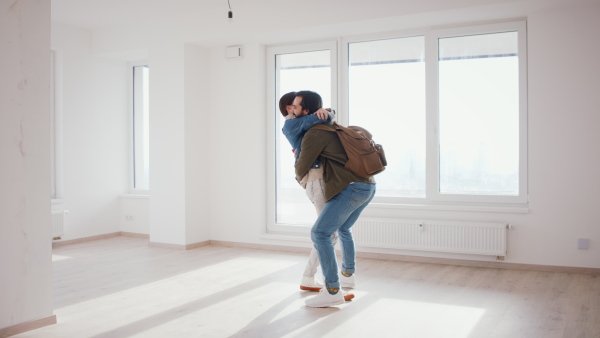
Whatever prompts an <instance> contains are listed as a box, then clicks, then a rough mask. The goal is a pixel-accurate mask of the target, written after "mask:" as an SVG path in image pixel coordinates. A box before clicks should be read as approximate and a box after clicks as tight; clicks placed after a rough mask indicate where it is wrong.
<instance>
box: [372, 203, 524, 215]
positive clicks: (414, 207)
mask: <svg viewBox="0 0 600 338" xmlns="http://www.w3.org/2000/svg"><path fill="white" fill-rule="evenodd" d="M367 208H369V209H374V210H376V209H401V210H426V211H467V212H497V213H507V214H528V213H529V207H526V206H522V207H521V206H515V207H499V206H474V205H427V204H395V203H370V204H369V206H368V207H367Z"/></svg>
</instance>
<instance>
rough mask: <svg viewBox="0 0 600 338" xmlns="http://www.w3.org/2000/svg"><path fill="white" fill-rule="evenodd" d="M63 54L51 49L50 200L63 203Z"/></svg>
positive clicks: (53, 202)
mask: <svg viewBox="0 0 600 338" xmlns="http://www.w3.org/2000/svg"><path fill="white" fill-rule="evenodd" d="M62 61H63V55H62V51H61V50H59V49H51V50H50V71H51V81H50V97H51V98H50V100H51V103H50V105H51V106H50V119H51V129H50V133H51V135H50V138H51V169H50V175H51V177H50V179H51V187H50V200H51V203H52V204H55V203H62V202H63V199H64V183H63V177H64V176H63V171H64V170H63V101H62V98H63V86H62V83H63V81H62V74H63V62H62Z"/></svg>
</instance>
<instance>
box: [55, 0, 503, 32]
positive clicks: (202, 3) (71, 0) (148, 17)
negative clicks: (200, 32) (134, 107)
mask: <svg viewBox="0 0 600 338" xmlns="http://www.w3.org/2000/svg"><path fill="white" fill-rule="evenodd" d="M229 1H230V4H231V7H232V10H233V13H234V20H239V19H253V20H265V21H270V20H272V21H277V22H279V21H280V20H283V19H285V22H286V23H287V25H288V26H291V25H293V26H296V25H302V24H308V23H310V24H316V23H319V22H322V23H326V22H340V21H346V20H347V21H351V20H357V19H361V20H365V19H375V18H383V17H389V16H400V15H407V14H414V13H421V12H431V11H438V10H446V9H453V8H461V7H467V6H475V5H476V6H483V5H490V4H495V3H506V2H513V1H514V0H229ZM228 11H229V6H228V2H227V0H52V20H53V21H55V22H61V23H65V24H68V25H72V26H77V27H82V28H87V29H102V28H109V27H122V26H128V25H135V24H149V23H152V22H173V23H175V22H178V21H181V20H189V19H195V20H198V21H209V22H211V21H227V12H228Z"/></svg>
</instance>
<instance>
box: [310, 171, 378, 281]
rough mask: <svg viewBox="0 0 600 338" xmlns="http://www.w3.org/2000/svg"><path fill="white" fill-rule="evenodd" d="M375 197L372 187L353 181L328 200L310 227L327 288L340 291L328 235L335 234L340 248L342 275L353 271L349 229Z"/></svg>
mask: <svg viewBox="0 0 600 338" xmlns="http://www.w3.org/2000/svg"><path fill="white" fill-rule="evenodd" d="M373 196H375V184H369V183H364V182H354V183H352V184H349V185H348V186H347V187H346V188H344V190H342V191H341V192H340V193H339V194H337V195H335V196H334V197H333V198H332V199H330V200H329V201H328V202H327V203H326V204H325V207H324V208H323V211H322V212H321V215H319V218H317V221H316V222H315V225H313V227H312V231H311V238H312V241H313V243H314V245H315V249H316V250H317V252H318V254H319V261H320V262H321V269H322V270H323V275H324V276H325V285H326V287H327V288H337V289H339V288H340V281H339V277H338V271H337V262H336V257H335V251H334V248H333V243H332V241H331V236H332V235H333V234H334V233H335V232H336V231H337V232H338V237H339V239H340V245H341V247H342V272H346V273H349V274H353V273H354V270H355V255H356V254H355V251H354V239H352V231H351V230H350V228H352V226H353V225H354V223H355V222H356V220H357V219H358V216H360V213H361V212H362V211H363V209H364V208H365V207H366V206H367V204H369V202H371V200H372V199H373Z"/></svg>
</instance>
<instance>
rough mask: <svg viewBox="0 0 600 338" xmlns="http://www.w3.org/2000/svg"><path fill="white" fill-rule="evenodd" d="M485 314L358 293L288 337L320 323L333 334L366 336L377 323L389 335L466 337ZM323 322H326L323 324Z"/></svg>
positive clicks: (472, 310) (474, 309)
mask: <svg viewBox="0 0 600 338" xmlns="http://www.w3.org/2000/svg"><path fill="white" fill-rule="evenodd" d="M375 297H379V296H375ZM317 311H323V309H317ZM484 313H485V309H481V308H472V307H463V306H455V305H447V304H436V303H426V302H415V301H407V300H402V299H391V298H380V299H373V297H372V296H369V294H357V297H356V298H355V300H353V301H352V302H348V303H347V304H345V305H343V306H341V307H340V311H338V312H336V313H333V314H331V315H330V316H327V317H324V318H322V319H320V320H318V321H315V322H314V323H312V324H310V325H308V326H307V327H306V328H304V329H303V330H300V331H299V332H297V334H298V335H290V337H302V336H303V335H304V334H308V333H314V332H319V331H322V329H320V327H321V326H322V327H323V329H324V328H328V329H327V332H326V333H327V335H331V336H332V337H343V336H344V335H346V336H348V335H350V336H354V337H368V336H369V332H370V331H372V328H373V326H377V327H386V328H389V330H390V337H419V338H428V337H431V338H438V337H445V338H467V337H469V334H470V332H471V331H472V330H473V329H474V328H475V326H476V325H477V324H478V322H479V320H480V319H481V318H482V317H483V315H484ZM322 321H329V323H327V325H325V324H324V323H322ZM336 322H337V323H336ZM329 328H331V329H329ZM323 333H325V332H323Z"/></svg>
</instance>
